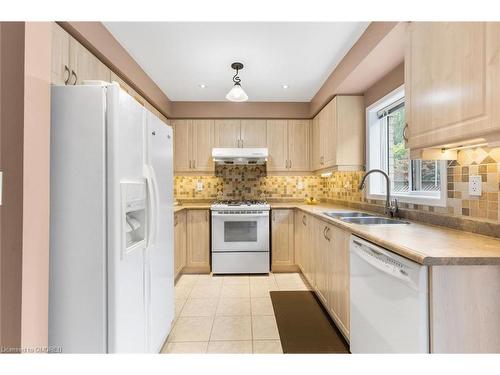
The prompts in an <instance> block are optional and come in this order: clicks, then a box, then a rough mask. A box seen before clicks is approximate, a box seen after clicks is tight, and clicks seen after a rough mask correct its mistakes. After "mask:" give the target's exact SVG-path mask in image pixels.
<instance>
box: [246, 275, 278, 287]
mask: <svg viewBox="0 0 500 375" xmlns="http://www.w3.org/2000/svg"><path fill="white" fill-rule="evenodd" d="M252 285H255V286H264V285H269V286H276V285H277V284H276V280H275V279H274V275H269V276H261V275H258V276H250V286H252Z"/></svg>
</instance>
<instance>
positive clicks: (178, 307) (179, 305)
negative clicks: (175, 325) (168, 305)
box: [175, 298, 187, 318]
mask: <svg viewBox="0 0 500 375" xmlns="http://www.w3.org/2000/svg"><path fill="white" fill-rule="evenodd" d="M186 301H187V300H186V299H184V298H176V299H175V317H176V318H177V317H179V315H180V314H181V311H182V308H183V307H184V304H185V303H186Z"/></svg>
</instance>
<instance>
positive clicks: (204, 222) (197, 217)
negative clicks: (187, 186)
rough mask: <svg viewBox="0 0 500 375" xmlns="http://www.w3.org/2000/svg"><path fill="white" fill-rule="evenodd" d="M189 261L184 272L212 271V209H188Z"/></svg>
mask: <svg viewBox="0 0 500 375" xmlns="http://www.w3.org/2000/svg"><path fill="white" fill-rule="evenodd" d="M186 228H187V229H186V234H187V261H186V267H185V268H184V272H186V273H189V272H191V273H197V272H203V273H208V272H210V211H209V210H187V218H186Z"/></svg>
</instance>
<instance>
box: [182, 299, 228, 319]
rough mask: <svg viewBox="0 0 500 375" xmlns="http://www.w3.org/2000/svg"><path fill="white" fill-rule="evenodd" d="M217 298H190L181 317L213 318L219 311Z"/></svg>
mask: <svg viewBox="0 0 500 375" xmlns="http://www.w3.org/2000/svg"><path fill="white" fill-rule="evenodd" d="M218 302H219V300H218V299H217V298H190V299H188V300H187V302H186V304H185V305H184V307H183V308H182V312H181V315H180V316H183V317H184V316H212V315H215V310H216V309H217V303H218Z"/></svg>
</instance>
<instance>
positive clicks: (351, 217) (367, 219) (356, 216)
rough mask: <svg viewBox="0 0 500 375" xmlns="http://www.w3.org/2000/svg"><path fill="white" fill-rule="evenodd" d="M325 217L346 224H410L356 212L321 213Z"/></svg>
mask: <svg viewBox="0 0 500 375" xmlns="http://www.w3.org/2000/svg"><path fill="white" fill-rule="evenodd" d="M323 214H325V215H326V216H329V217H331V218H334V219H338V220H342V221H345V222H346V223H352V224H362V225H373V224H378V225H381V224H410V223H409V222H408V221H404V220H398V219H390V218H387V217H383V216H377V215H372V214H367V213H364V212H357V211H330V212H323Z"/></svg>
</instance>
